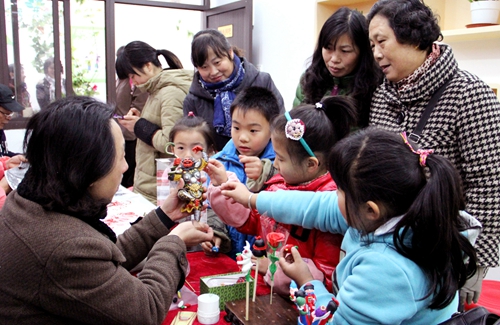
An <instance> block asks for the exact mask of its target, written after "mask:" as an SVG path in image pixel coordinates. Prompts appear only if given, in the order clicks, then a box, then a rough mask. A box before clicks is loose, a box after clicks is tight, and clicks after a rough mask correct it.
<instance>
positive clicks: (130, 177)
mask: <svg viewBox="0 0 500 325" xmlns="http://www.w3.org/2000/svg"><path fill="white" fill-rule="evenodd" d="M136 143H137V140H130V141H125V160H126V161H127V164H128V169H127V171H126V172H125V173H123V179H122V185H123V186H125V187H130V186H133V185H134V172H135V144H136Z"/></svg>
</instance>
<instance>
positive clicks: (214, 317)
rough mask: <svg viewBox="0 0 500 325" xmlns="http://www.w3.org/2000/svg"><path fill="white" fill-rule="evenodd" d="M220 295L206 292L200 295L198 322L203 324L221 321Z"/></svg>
mask: <svg viewBox="0 0 500 325" xmlns="http://www.w3.org/2000/svg"><path fill="white" fill-rule="evenodd" d="M219 316H220V310H219V296H218V295H215V294H213V293H205V294H202V295H200V296H198V322H200V323H201V324H206V325H209V324H216V323H217V322H218V321H219Z"/></svg>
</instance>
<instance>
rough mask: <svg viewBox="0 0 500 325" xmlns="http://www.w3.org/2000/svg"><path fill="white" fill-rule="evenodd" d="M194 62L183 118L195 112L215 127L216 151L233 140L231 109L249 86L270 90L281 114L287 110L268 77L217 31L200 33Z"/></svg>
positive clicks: (194, 41) (193, 45) (197, 36)
mask: <svg viewBox="0 0 500 325" xmlns="http://www.w3.org/2000/svg"><path fill="white" fill-rule="evenodd" d="M191 61H192V62H193V65H194V66H195V68H196V70H197V71H196V73H195V75H194V78H193V83H192V84H191V88H190V89H189V94H188V95H187V97H186V99H185V100H184V105H183V107H184V116H186V115H187V114H188V113H189V112H193V113H194V115H196V116H201V117H203V118H204V119H205V120H207V122H208V123H209V124H210V125H212V127H213V129H214V131H215V135H216V139H215V140H216V144H217V151H220V150H222V148H223V147H224V145H225V144H226V143H227V142H228V141H229V139H231V115H230V114H229V108H230V106H231V103H232V102H233V100H234V98H235V97H236V95H237V94H238V93H239V92H241V91H242V90H245V89H247V88H248V87H250V86H259V87H263V88H267V89H269V90H270V91H272V92H273V94H274V95H275V96H276V98H277V99H278V103H279V105H280V110H281V113H284V111H285V107H284V103H283V98H282V97H281V94H280V92H279V91H278V89H277V88H276V86H275V85H274V82H273V80H272V79H271V76H270V75H269V74H268V73H265V72H260V71H259V70H257V68H255V66H254V65H252V64H251V63H250V62H248V61H246V60H245V58H243V56H242V53H241V50H239V49H238V48H236V47H234V46H231V45H230V44H229V42H228V40H227V39H226V37H224V35H222V33H221V32H219V31H218V30H215V29H206V30H202V31H200V32H198V33H197V34H196V35H195V36H194V38H193V42H192V43H191Z"/></svg>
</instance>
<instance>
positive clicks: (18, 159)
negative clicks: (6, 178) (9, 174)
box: [5, 155, 28, 169]
mask: <svg viewBox="0 0 500 325" xmlns="http://www.w3.org/2000/svg"><path fill="white" fill-rule="evenodd" d="M27 161H28V160H27V159H26V157H25V156H23V155H15V156H13V157H11V158H9V160H7V161H6V162H5V167H6V169H11V168H15V167H19V165H21V163H23V162H27Z"/></svg>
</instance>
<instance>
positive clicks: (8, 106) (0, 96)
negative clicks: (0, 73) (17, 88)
mask: <svg viewBox="0 0 500 325" xmlns="http://www.w3.org/2000/svg"><path fill="white" fill-rule="evenodd" d="M23 109H24V107H23V106H22V105H21V104H19V103H18V102H17V101H16V99H15V97H14V94H12V91H11V90H10V88H9V87H8V86H6V85H2V84H0V113H1V114H0V157H5V156H8V157H13V156H15V155H16V154H15V153H13V152H10V151H9V150H8V148H7V140H6V138H5V133H4V131H3V128H4V126H5V124H7V123H9V121H10V119H11V118H12V116H13V115H14V113H19V112H21V111H22V110H23Z"/></svg>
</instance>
